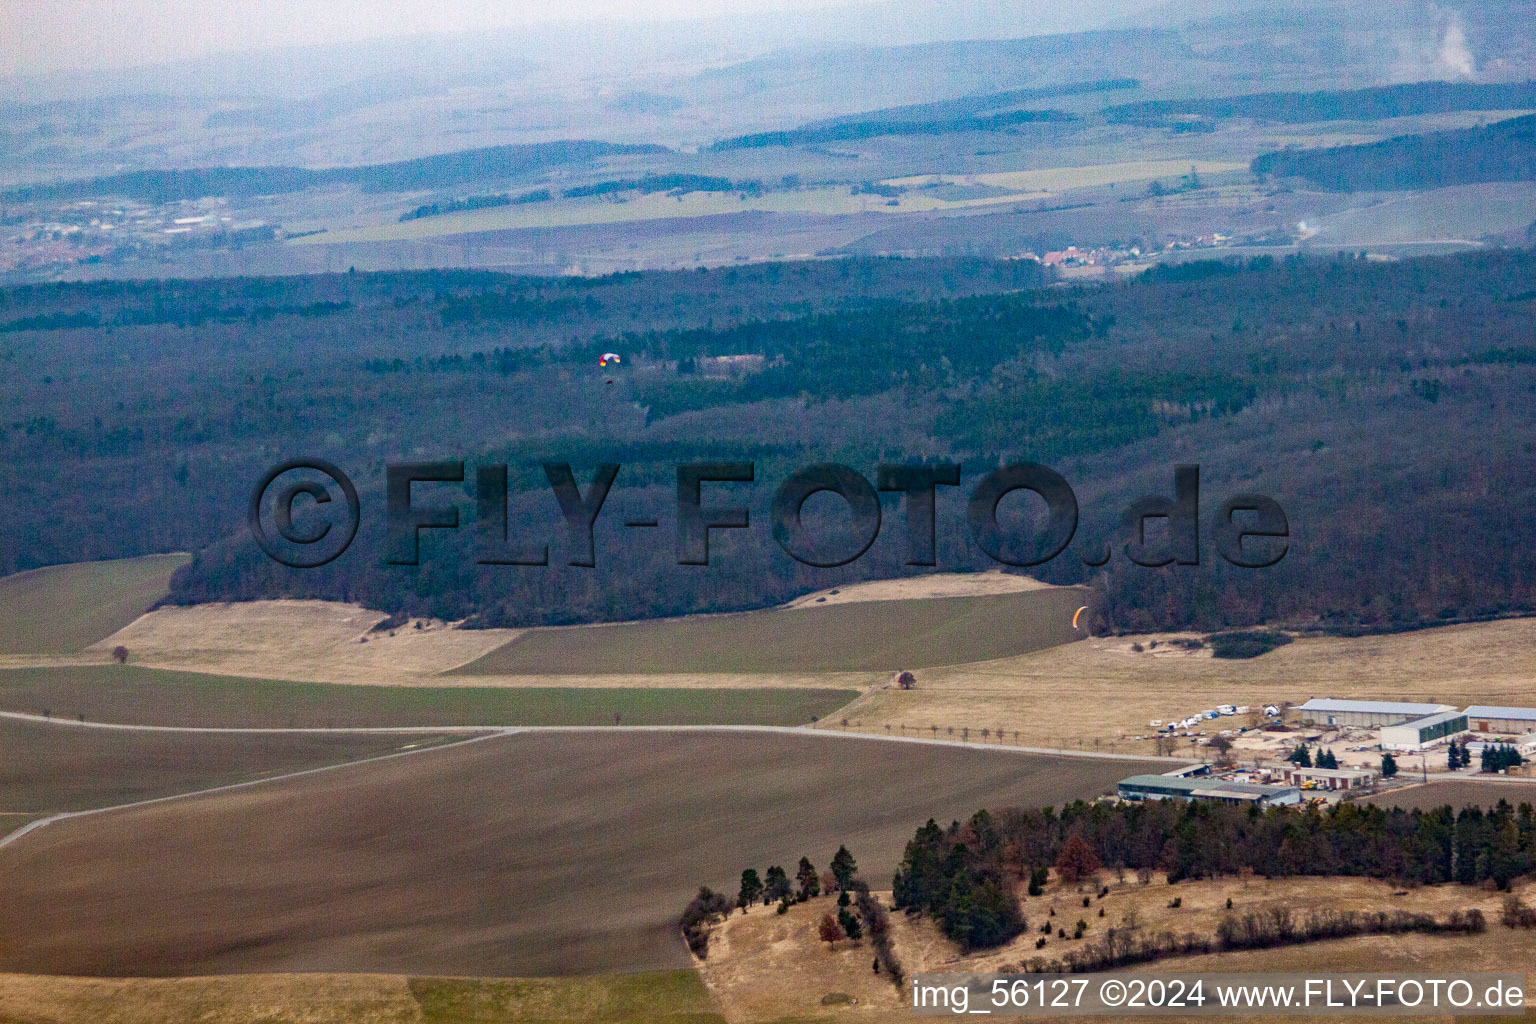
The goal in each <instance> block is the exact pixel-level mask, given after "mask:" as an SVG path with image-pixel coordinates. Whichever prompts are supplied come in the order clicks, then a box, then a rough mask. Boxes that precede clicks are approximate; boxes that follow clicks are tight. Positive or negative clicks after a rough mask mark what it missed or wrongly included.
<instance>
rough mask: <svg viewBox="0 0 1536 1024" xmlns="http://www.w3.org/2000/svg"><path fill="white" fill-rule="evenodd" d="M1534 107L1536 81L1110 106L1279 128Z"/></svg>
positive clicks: (1145, 117)
mask: <svg viewBox="0 0 1536 1024" xmlns="http://www.w3.org/2000/svg"><path fill="white" fill-rule="evenodd" d="M1531 107H1536V82H1498V83H1490V84H1478V83H1473V82H1412V83H1409V84H1405V85H1381V86H1376V87H1374V88H1370V89H1326V90H1321V91H1318V92H1261V93H1249V94H1246V95H1242V96H1214V97H1197V98H1190V99H1177V100H1147V101H1145V102H1142V103H1124V104H1120V105H1118V106H1113V107H1107V108H1106V109H1105V110H1104V116H1105V118H1107V119H1108V120H1110V121H1114V122H1118V123H1121V124H1145V125H1160V124H1166V123H1168V122H1170V121H1174V120H1176V119H1178V118H1184V117H1206V118H1219V117H1251V118H1254V119H1256V120H1259V121H1272V122H1275V123H1277V124H1301V123H1305V122H1308V121H1343V120H1360V121H1374V120H1381V119H1385V118H1392V117H1409V116H1412V115H1415V114H1444V113H1449V112H1451V111H1456V110H1526V109H1530V108H1531Z"/></svg>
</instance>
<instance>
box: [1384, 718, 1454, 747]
mask: <svg viewBox="0 0 1536 1024" xmlns="http://www.w3.org/2000/svg"><path fill="white" fill-rule="evenodd" d="M1466 731H1467V713H1466V712H1465V711H1442V712H1440V713H1439V714H1437V715H1427V716H1426V717H1424V718H1415V719H1412V720H1411V721H1407V722H1403V723H1401V724H1398V725H1387V726H1383V727H1382V730H1381V745H1382V747H1383V748H1384V749H1386V750H1423V749H1424V748H1425V747H1432V746H1434V745H1435V744H1436V743H1439V742H1440V741H1441V740H1446V739H1450V738H1451V737H1452V736H1460V735H1461V734H1462V733H1464V732H1466Z"/></svg>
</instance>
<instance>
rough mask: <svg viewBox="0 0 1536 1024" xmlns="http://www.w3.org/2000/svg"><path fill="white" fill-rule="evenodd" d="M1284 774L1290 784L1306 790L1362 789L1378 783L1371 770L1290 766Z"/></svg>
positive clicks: (1285, 769)
mask: <svg viewBox="0 0 1536 1024" xmlns="http://www.w3.org/2000/svg"><path fill="white" fill-rule="evenodd" d="M1282 774H1283V775H1284V777H1285V781H1286V782H1287V783H1288V784H1290V785H1292V786H1297V787H1300V788H1305V789H1330V790H1332V789H1361V788H1364V787H1367V786H1372V785H1375V783H1376V773H1375V772H1373V771H1371V770H1370V769H1369V768H1303V767H1302V766H1300V765H1289V766H1287V767H1286V768H1284V769H1283V771H1282ZM1308 783H1311V785H1310V786H1309V785H1307V784H1308Z"/></svg>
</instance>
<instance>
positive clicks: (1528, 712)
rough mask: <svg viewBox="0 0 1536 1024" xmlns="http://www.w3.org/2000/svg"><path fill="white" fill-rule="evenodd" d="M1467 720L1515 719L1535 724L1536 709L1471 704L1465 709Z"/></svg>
mask: <svg viewBox="0 0 1536 1024" xmlns="http://www.w3.org/2000/svg"><path fill="white" fill-rule="evenodd" d="M1467 717H1468V718H1517V719H1520V720H1522V721H1530V722H1536V708H1507V707H1501V706H1500V705H1498V704H1473V705H1472V706H1471V707H1469V708H1467Z"/></svg>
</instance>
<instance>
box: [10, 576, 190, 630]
mask: <svg viewBox="0 0 1536 1024" xmlns="http://www.w3.org/2000/svg"><path fill="white" fill-rule="evenodd" d="M186 562H187V556H186V555H184V554H174V555H145V556H144V557H143V558H123V559H118V560H116V561H111V562H77V563H75V564H72V565H50V566H47V567H46V568H43V569H33V570H31V571H30V572H20V573H16V574H15V575H13V576H6V577H4V578H3V579H0V654H69V653H72V652H75V651H78V650H81V649H82V648H85V647H89V646H90V645H91V644H93V643H95V642H96V641H98V640H104V639H106V638H107V637H109V636H111V635H112V634H113V633H115V632H117V631H118V630H119V629H122V628H123V627H124V626H126V625H128V623H130V622H132V621H133V620H134V619H136V618H138V617H139V616H140V615H142V614H144V612H146V611H148V610H149V606H150V605H152V604H154V603H155V602H156V601H158V600H160V598H162V597H164V596H165V595H166V592H167V589H168V587H169V585H170V579H171V573H172V572H174V571H176V569H177V568H179V567H180V566H182V565H184V564H186Z"/></svg>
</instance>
